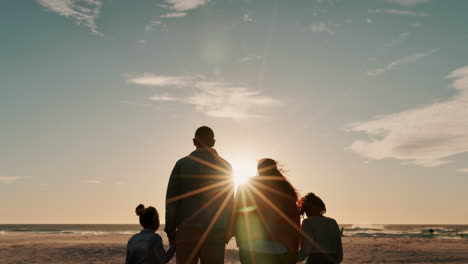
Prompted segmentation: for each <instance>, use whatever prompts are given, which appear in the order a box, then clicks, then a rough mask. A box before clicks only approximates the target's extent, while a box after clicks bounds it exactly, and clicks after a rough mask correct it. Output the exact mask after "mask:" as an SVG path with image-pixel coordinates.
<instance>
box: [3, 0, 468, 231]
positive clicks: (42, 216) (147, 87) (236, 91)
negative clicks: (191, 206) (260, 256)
mask: <svg viewBox="0 0 468 264" xmlns="http://www.w3.org/2000/svg"><path fill="white" fill-rule="evenodd" d="M467 9H468V2H467V1H459V0H444V1H442V0H354V1H350V0H294V1H281V0H276V1H275V0H243V1H241V0H237V1H234V0H159V1H157V0H138V1H126V0H30V1H14V0H10V1H2V3H1V8H0V34H1V35H2V41H1V44H0V61H1V63H0V131H1V132H0V223H5V224H7V223H10V224H14V223H138V220H137V217H136V216H135V215H134V208H135V207H136V206H137V205H138V204H139V203H143V204H145V205H153V206H155V207H156V208H157V209H158V210H159V212H160V215H164V198H165V192H166V185H167V182H168V178H169V175H170V172H171V170H172V168H173V166H174V164H175V162H176V161H177V160H178V159H179V158H181V157H183V156H185V155H188V154H189V153H190V152H191V151H193V149H194V146H193V144H192V138H193V134H194V131H195V129H196V128H197V127H199V126H202V125H208V126H210V127H212V128H213V130H214V131H215V135H216V140H217V141H216V146H215V147H216V149H217V151H218V152H219V154H220V155H221V156H222V157H224V158H225V159H227V160H228V161H229V162H231V163H232V164H233V166H234V170H235V171H237V173H239V172H244V171H245V172H246V173H248V172H249V171H252V174H255V170H254V168H255V164H256V161H257V160H258V159H260V158H265V157H269V158H273V159H276V160H278V161H279V162H280V163H281V164H282V165H283V167H284V169H285V170H286V171H287V177H288V179H290V181H291V182H292V184H293V185H294V186H295V187H296V188H297V189H298V191H299V192H300V194H301V195H305V194H306V193H308V192H314V193H316V194H317V195H318V196H320V197H322V198H323V200H324V201H325V203H326V205H327V209H328V212H327V215H328V216H331V217H333V218H335V219H336V220H337V221H338V222H339V223H342V224H468V192H467V191H466V189H467V186H468V154H467V153H468V115H467V113H468V50H467V48H466V47H467V43H468V31H467V30H466V25H467V24H468V16H466V10H467Z"/></svg>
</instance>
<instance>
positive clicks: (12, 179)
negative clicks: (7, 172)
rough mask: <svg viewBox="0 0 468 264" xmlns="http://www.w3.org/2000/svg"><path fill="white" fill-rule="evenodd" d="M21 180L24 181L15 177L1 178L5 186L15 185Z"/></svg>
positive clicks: (0, 180)
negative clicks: (14, 183)
mask: <svg viewBox="0 0 468 264" xmlns="http://www.w3.org/2000/svg"><path fill="white" fill-rule="evenodd" d="M19 179H22V177H13V176H0V182H1V183H4V184H10V183H13V182H15V181H17V180H19Z"/></svg>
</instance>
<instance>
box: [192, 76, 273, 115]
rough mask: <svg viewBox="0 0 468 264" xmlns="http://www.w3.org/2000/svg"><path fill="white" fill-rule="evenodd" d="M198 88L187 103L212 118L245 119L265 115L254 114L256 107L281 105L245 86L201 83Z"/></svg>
mask: <svg viewBox="0 0 468 264" xmlns="http://www.w3.org/2000/svg"><path fill="white" fill-rule="evenodd" d="M195 87H196V88H198V89H197V90H196V91H195V92H194V94H193V95H191V96H189V97H188V98H187V99H186V100H185V102H186V103H189V104H191V105H193V106H195V110H196V111H197V112H200V113H204V114H206V115H208V116H212V117H220V118H232V119H245V118H258V117H263V115H261V114H258V113H254V112H253V110H254V108H256V107H261V106H269V105H275V104H279V103H280V102H279V101H278V100H276V99H273V98H271V97H267V96H263V95H261V93H260V91H254V90H251V89H249V88H246V87H243V86H234V85H231V84H228V83H225V82H216V81H214V82H209V81H205V82H199V83H196V84H195Z"/></svg>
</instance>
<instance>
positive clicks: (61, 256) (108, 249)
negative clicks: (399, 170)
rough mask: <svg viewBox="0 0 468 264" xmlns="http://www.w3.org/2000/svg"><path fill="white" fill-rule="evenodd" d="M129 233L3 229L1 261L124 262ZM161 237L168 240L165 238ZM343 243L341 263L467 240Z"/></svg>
mask: <svg viewBox="0 0 468 264" xmlns="http://www.w3.org/2000/svg"><path fill="white" fill-rule="evenodd" d="M130 237H131V235H129V234H104V235H96V234H91V235H87V234H31V233H3V234H1V235H0V260H1V263H2V264H13V263H48V264H56V263H71V264H73V263H102V264H107V263H124V262H125V253H126V243H127V241H128V239H129V238H130ZM163 239H164V243H165V245H167V239H166V237H165V236H163ZM343 247H344V255H345V260H344V262H343V263H353V264H354V263H357V264H360V263H414V264H422V263H453V264H455V263H460V264H461V263H468V242H467V241H466V240H463V239H431V238H384V237H343ZM170 263H175V259H173V260H172V261H171V262H170ZM225 263H239V260H238V257H237V248H236V246H235V242H234V241H233V240H231V242H230V243H229V244H228V246H227V248H226V261H225Z"/></svg>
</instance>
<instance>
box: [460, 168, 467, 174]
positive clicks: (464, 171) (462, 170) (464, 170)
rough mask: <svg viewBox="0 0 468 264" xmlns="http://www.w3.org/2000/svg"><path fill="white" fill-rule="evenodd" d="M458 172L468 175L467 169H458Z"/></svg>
mask: <svg viewBox="0 0 468 264" xmlns="http://www.w3.org/2000/svg"><path fill="white" fill-rule="evenodd" d="M457 171H458V172H463V173H468V168H462V169H458V170H457Z"/></svg>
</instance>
